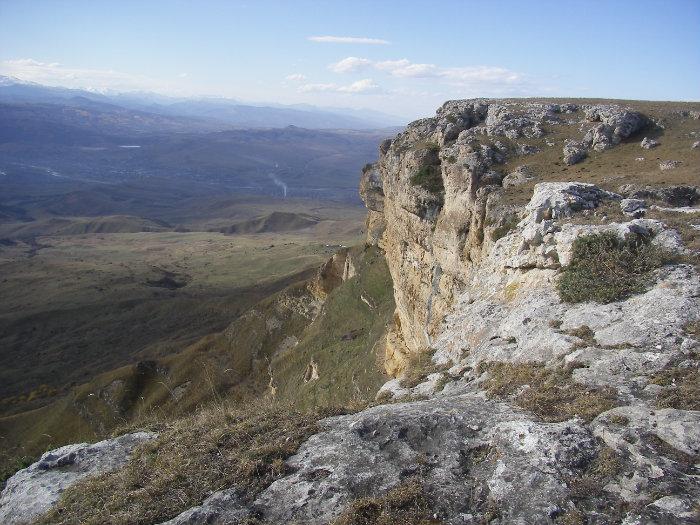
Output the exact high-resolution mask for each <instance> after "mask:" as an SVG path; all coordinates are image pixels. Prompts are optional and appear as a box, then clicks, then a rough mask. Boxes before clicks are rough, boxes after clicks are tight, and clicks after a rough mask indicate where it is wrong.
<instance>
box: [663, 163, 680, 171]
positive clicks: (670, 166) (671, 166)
mask: <svg viewBox="0 0 700 525" xmlns="http://www.w3.org/2000/svg"><path fill="white" fill-rule="evenodd" d="M680 165H681V161H679V160H665V161H663V162H660V163H659V169H660V170H661V171H668V170H672V169H675V168H677V167H678V166H680Z"/></svg>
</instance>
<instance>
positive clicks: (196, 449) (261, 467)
mask: <svg viewBox="0 0 700 525" xmlns="http://www.w3.org/2000/svg"><path fill="white" fill-rule="evenodd" d="M243 406H246V405H243ZM340 412H341V411H340V410H333V409H326V410H324V411H322V412H319V411H314V412H306V413H303V412H298V411H296V410H293V409H291V408H290V407H288V406H284V405H277V404H263V403H253V404H250V403H249V404H247V406H246V408H233V407H227V406H225V405H221V404H219V405H216V406H214V407H212V408H209V409H206V410H202V411H200V412H198V413H197V414H195V415H193V416H189V417H186V418H184V419H181V420H179V421H176V422H174V423H168V424H157V425H155V427H156V428H155V430H158V432H159V437H158V438H157V439H156V440H154V441H152V442H149V443H146V444H144V445H142V446H141V447H139V448H138V449H137V450H136V452H135V453H134V455H133V457H132V458H131V460H130V461H129V462H128V463H127V464H126V466H125V467H123V468H121V469H119V470H117V471H115V472H111V473H107V474H103V475H101V476H98V477H95V478H91V479H88V480H84V481H81V482H79V483H77V484H75V485H73V486H72V487H70V488H69V489H68V490H67V491H66V492H65V493H64V494H63V495H62V497H61V499H60V501H59V502H58V504H57V505H56V507H54V508H53V509H52V510H51V511H50V512H49V513H47V514H46V515H44V516H43V517H42V518H41V519H40V520H38V522H37V524H38V525H41V524H44V525H48V524H51V525H69V524H71V525H73V524H75V525H77V524H81V525H90V524H93V525H97V524H111V525H138V524H142V525H147V524H152V523H160V522H161V521H165V520H167V519H170V518H172V517H174V516H176V515H177V514H179V513H180V512H182V511H184V510H186V509H188V508H190V507H192V506H195V505H198V504H199V503H201V502H202V500H204V499H205V498H206V497H207V496H209V495H210V494H211V493H212V492H214V491H217V490H221V489H224V488H230V487H235V488H236V489H237V490H238V491H240V494H241V495H242V497H243V498H244V499H246V498H252V497H254V496H255V494H257V493H258V492H259V491H261V490H262V489H263V488H265V487H267V486H268V485H269V484H270V483H271V482H272V481H273V480H275V479H276V478H278V477H280V476H282V475H283V474H285V473H286V466H285V463H284V460H285V459H286V458H287V457H289V456H291V455H292V454H294V453H295V452H296V450H297V448H298V447H299V445H300V444H301V443H302V442H303V441H304V440H305V439H306V438H308V437H309V436H310V435H311V434H313V433H314V432H316V431H317V427H316V422H317V421H318V420H319V419H320V418H321V417H325V416H327V415H334V414H338V413H340Z"/></svg>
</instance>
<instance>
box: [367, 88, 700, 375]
mask: <svg viewBox="0 0 700 525" xmlns="http://www.w3.org/2000/svg"><path fill="white" fill-rule="evenodd" d="M679 118H681V119H685V120H686V121H688V122H691V125H692V122H693V118H692V115H688V114H686V115H685V116H682V115H681V116H680V117H679ZM663 126H664V121H663V119H662V118H657V119H654V118H652V117H648V116H646V115H645V114H643V113H641V112H639V111H636V110H634V109H632V108H629V107H625V106H620V105H617V104H598V105H592V104H588V105H580V106H579V105H576V104H571V103H564V104H553V103H538V102H513V101H510V102H509V101H483V100H466V101H451V102H447V103H446V104H445V105H443V106H442V107H441V108H440V109H439V110H438V111H437V114H436V116H435V117H433V118H428V119H423V120H419V121H416V122H414V123H412V124H410V125H409V126H408V127H407V129H406V130H405V131H404V132H403V133H401V134H399V135H398V136H397V137H396V138H394V139H393V140H391V141H385V142H384V143H382V145H381V146H380V158H379V161H378V162H377V163H376V164H375V165H372V166H368V167H366V168H365V170H364V171H363V177H362V182H361V195H362V196H363V199H364V200H365V202H366V205H367V207H368V209H369V214H368V218H367V232H368V233H367V242H368V243H370V244H378V245H379V246H380V247H381V248H383V249H384V251H385V253H386V259H387V263H388V265H389V269H390V271H391V275H392V278H393V280H394V285H395V286H394V293H395V299H396V305H397V308H396V316H395V323H394V326H393V327H392V330H391V334H390V337H388V338H387V341H388V342H387V348H386V368H387V371H389V372H390V373H392V374H394V375H396V374H398V373H400V372H401V371H402V369H403V368H404V366H405V361H406V358H407V356H408V355H409V354H411V353H415V352H421V351H425V350H428V349H430V348H432V347H434V345H435V336H436V334H437V333H438V332H439V331H440V327H441V324H442V322H443V320H444V317H445V315H446V314H447V313H448V312H449V311H450V308H451V305H453V304H454V302H455V299H456V296H457V295H458V294H459V293H460V292H461V291H463V290H466V289H470V286H471V289H473V290H479V289H482V290H483V289H486V288H487V287H491V290H501V291H503V290H506V289H508V290H510V291H511V292H512V291H513V287H514V286H520V285H521V284H524V282H525V281H527V280H533V279H535V280H540V279H541V278H542V277H541V276H540V275H539V274H537V276H536V277H535V276H534V274H533V275H531V274H528V272H526V270H527V269H529V268H532V267H537V268H546V269H549V270H557V269H558V268H560V267H561V262H562V261H560V260H559V256H560V254H559V253H558V251H557V248H556V246H555V244H556V242H550V243H545V244H544V245H543V244H541V243H539V242H538V241H539V240H540V239H539V238H537V239H532V238H529V239H524V240H521V239H517V241H516V242H515V244H516V246H505V244H504V243H501V246H500V248H499V250H500V251H499V254H498V255H497V257H499V258H500V260H498V261H496V260H495V258H494V257H490V256H491V255H493V252H494V249H495V248H496V245H497V241H498V240H499V239H500V238H502V237H503V236H504V235H505V234H506V233H508V232H509V231H510V230H511V229H513V228H514V227H515V226H516V225H517V224H518V223H519V222H520V221H522V220H523V219H524V218H525V217H526V216H527V214H528V213H529V212H528V211H526V210H525V206H524V205H525V204H526V203H527V200H528V199H529V197H530V196H531V195H532V192H533V190H534V184H535V183H537V182H541V181H557V180H566V179H565V178H564V177H563V176H562V175H561V171H566V170H567V168H565V167H564V168H563V169H562V166H566V165H568V164H570V163H571V158H570V151H571V148H572V147H573V146H572V144H575V148H576V151H578V152H579V158H578V159H577V162H581V161H582V160H583V159H584V158H586V156H587V155H588V154H589V152H590V153H591V154H592V155H599V154H600V153H601V152H605V150H609V149H612V148H616V147H619V148H620V149H624V147H626V148H627V149H630V148H632V147H633V148H635V149H636V150H637V151H632V152H630V153H629V154H628V155H630V156H631V155H634V154H635V153H637V154H638V152H641V151H643V150H641V149H639V143H638V142H637V140H635V138H636V136H637V135H640V137H639V140H641V137H643V136H644V135H643V134H641V133H642V132H644V133H655V131H654V130H657V129H661V128H662V127H663ZM575 139H577V140H575ZM623 140H628V142H630V143H629V144H625V145H623V146H624V147H623V146H618V145H619V144H620V143H621V142H622V141H623ZM632 140H634V142H632ZM686 149H688V150H690V149H691V142H690V140H689V141H688V144H687V145H686ZM604 155H605V153H603V154H601V155H599V158H600V159H601V160H602V161H603V162H599V163H598V164H599V165H598V166H594V167H588V168H586V167H585V166H583V167H582V169H579V170H578V172H577V173H576V175H575V177H573V180H592V181H595V182H597V181H599V180H600V181H604V182H605V184H604V186H606V187H610V188H615V189H617V188H618V187H619V186H621V185H623V183H624V182H627V181H628V180H629V182H631V183H633V184H632V185H629V187H628V188H626V193H630V192H634V191H635V188H637V187H638V186H643V185H644V183H650V182H651V183H655V182H658V181H655V180H654V178H655V176H657V175H658V172H659V169H658V168H657V167H656V166H653V168H654V171H656V172H657V173H653V172H651V173H650V174H649V175H647V174H646V173H645V174H643V175H642V176H641V177H640V176H634V174H632V173H630V174H629V175H631V176H626V175H615V176H612V177H611V176H610V175H614V171H617V170H615V169H614V167H613V166H610V165H609V164H608V165H606V164H605V157H604ZM617 160H618V159H617V158H615V162H617ZM629 160H632V159H631V158H630V159H629ZM642 160H644V159H642ZM637 163H638V164H639V163H640V161H637ZM617 167H618V168H620V166H619V165H618V166H617ZM611 168H613V169H612V170H611ZM685 168H686V170H687V169H692V168H691V167H690V166H686V167H685ZM696 168H697V166H696ZM571 169H573V168H571ZM586 169H587V170H588V173H586ZM620 171H621V170H620ZM696 171H697V170H696ZM611 172H612V173H611ZM684 173H686V176H689V177H690V178H691V180H692V175H691V174H690V173H688V172H684ZM606 175H607V178H608V180H605V178H606ZM553 193H554V194H557V195H560V196H561V198H562V199H563V200H564V201H569V200H573V199H578V200H579V201H580V202H579V203H578V208H577V207H576V206H574V208H573V210H580V209H582V207H588V208H590V209H593V208H595V207H596V206H597V205H598V204H599V203H601V202H602V201H603V200H605V199H607V200H615V199H617V200H620V199H622V198H623V196H624V195H617V194H613V193H611V192H605V191H604V190H602V189H600V188H593V189H591V190H589V189H583V187H578V188H575V189H573V190H566V189H564V190H562V189H561V188H553V187H549V188H544V187H543V188H540V191H539V193H538V195H537V196H536V199H535V200H537V199H539V201H542V202H539V201H538V202H533V204H532V205H531V207H532V208H533V209H534V208H538V207H539V208H541V209H539V211H537V213H539V215H537V213H536V214H535V215H536V216H532V217H531V218H530V219H528V220H529V225H530V226H529V230H528V232H527V235H530V236H532V235H534V236H535V237H537V236H538V235H539V236H540V237H541V235H542V234H543V233H544V232H539V233H538V232H535V231H534V230H536V229H537V228H538V226H537V225H538V224H539V222H540V221H541V220H542V219H551V218H552V217H551V216H547V217H545V216H540V215H542V214H547V213H551V209H550V207H549V206H548V205H547V203H546V202H544V201H546V200H547V199H550V198H552V197H553ZM581 193H584V194H585V195H580V194H581ZM572 195H574V196H572ZM554 198H555V199H556V196H555V197H554ZM560 207H561V206H560ZM554 212H555V213H556V212H559V213H562V210H556V209H555V210H554ZM569 212H572V210H567V211H566V213H569ZM521 226H522V227H524V226H525V224H521ZM530 230H533V231H530ZM545 235H546V233H545ZM568 235H569V240H568V244H569V246H570V244H571V241H573V238H574V237H575V235H573V234H572V232H569V233H568ZM533 240H534V241H536V242H532V241H533ZM560 249H561V248H560ZM504 251H507V252H508V254H505V253H503V252H504ZM515 259H517V260H515ZM550 273H551V272H550ZM496 274H498V275H499V276H500V277H498V278H497V276H496ZM470 283H471V284H470Z"/></svg>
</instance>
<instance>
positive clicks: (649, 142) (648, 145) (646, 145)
mask: <svg viewBox="0 0 700 525" xmlns="http://www.w3.org/2000/svg"><path fill="white" fill-rule="evenodd" d="M658 145H659V142H658V141H656V140H654V139H650V138H649V137H644V138H643V139H642V142H641V143H640V146H641V147H642V148H643V149H652V148H655V147H656V146H658Z"/></svg>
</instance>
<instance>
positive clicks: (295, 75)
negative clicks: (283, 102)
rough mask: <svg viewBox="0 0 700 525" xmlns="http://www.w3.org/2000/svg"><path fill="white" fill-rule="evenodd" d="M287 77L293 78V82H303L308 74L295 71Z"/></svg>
mask: <svg viewBox="0 0 700 525" xmlns="http://www.w3.org/2000/svg"><path fill="white" fill-rule="evenodd" d="M285 79H286V80H291V81H292V82H302V81H304V80H306V75H302V74H301V73H293V74H291V75H287V76H286V77H285Z"/></svg>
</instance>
